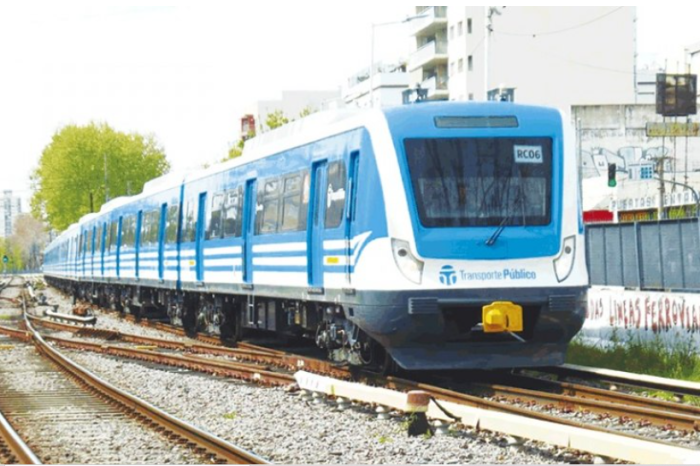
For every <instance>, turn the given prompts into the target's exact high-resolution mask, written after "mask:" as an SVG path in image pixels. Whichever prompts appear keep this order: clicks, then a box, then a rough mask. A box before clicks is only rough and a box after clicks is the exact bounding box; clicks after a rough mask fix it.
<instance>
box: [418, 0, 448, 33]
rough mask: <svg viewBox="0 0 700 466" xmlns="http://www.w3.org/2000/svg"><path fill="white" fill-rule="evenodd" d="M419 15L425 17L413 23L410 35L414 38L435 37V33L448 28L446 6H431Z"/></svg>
mask: <svg viewBox="0 0 700 466" xmlns="http://www.w3.org/2000/svg"><path fill="white" fill-rule="evenodd" d="M417 15H424V17H423V18H418V19H415V20H413V21H411V23H410V24H411V29H410V32H409V34H410V35H412V36H427V35H433V34H435V31H437V30H439V29H446V28H447V7H446V6H429V7H427V8H425V9H424V10H422V11H420V12H419V13H417Z"/></svg>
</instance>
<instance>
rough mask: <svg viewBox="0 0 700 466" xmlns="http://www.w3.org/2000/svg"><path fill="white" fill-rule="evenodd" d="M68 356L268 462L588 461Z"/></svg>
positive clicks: (288, 396)
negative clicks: (411, 432)
mask: <svg viewBox="0 0 700 466" xmlns="http://www.w3.org/2000/svg"><path fill="white" fill-rule="evenodd" d="M70 357H72V358H74V359H75V360H76V361H77V362H79V363H80V364H83V365H85V366H86V367H87V368H89V369H90V370H93V371H95V372H96V373H97V374H98V375H100V376H102V377H104V378H105V379H107V380H108V381H110V382H112V383H114V384H116V385H118V386H120V387H122V388H124V389H125V390H127V391H129V392H131V393H134V394H136V395H137V396H139V397H141V398H143V399H144V400H146V401H149V402H151V403H153V404H155V405H156V406H159V407H160V408H161V409H163V410H165V411H167V412H169V413H172V414H173V415H175V416H178V417H180V418H182V419H184V420H186V421H189V422H191V423H193V424H195V425H197V426H199V427H201V428H203V429H205V430H207V431H209V432H211V433H213V434H215V435H218V436H220V437H222V438H224V439H226V440H228V441H230V442H231V443H233V444H235V445H238V446H239V447H242V448H245V449H247V450H249V451H251V452H253V453H255V454H257V455H260V456H262V457H264V458H266V459H268V460H269V461H272V462H276V463H337V464H347V463H356V464H380V463H382V464H384V463H445V464H455V463H521V464H524V463H527V464H542V463H562V462H565V463H566V462H572V461H575V462H581V461H586V460H590V458H588V457H585V456H584V457H580V456H578V455H575V454H573V453H571V452H567V451H562V450H561V449H559V448H556V447H550V446H542V445H538V444H535V443H534V442H525V443H524V444H520V445H516V446H512V445H509V439H506V438H504V437H503V436H501V435H497V434H491V433H487V432H478V433H477V432H475V431H473V430H466V429H453V430H451V431H450V433H448V434H446V435H435V436H419V437H409V436H408V435H407V432H406V423H405V418H404V417H403V416H399V415H395V416H393V417H392V419H388V420H383V419H378V418H377V416H376V415H375V413H374V412H373V410H371V409H370V408H369V407H362V406H354V407H352V408H351V409H348V410H345V411H339V410H338V409H337V408H336V406H335V405H334V404H333V403H332V402H330V401H325V402H323V403H320V404H314V403H311V402H308V401H304V400H302V399H301V397H299V396H298V395H297V394H296V393H295V394H292V393H289V392H288V391H286V390H284V389H281V388H264V387H259V386H255V385H250V384H245V383H241V382H238V381H234V380H231V379H218V378H214V377H210V376H205V375H199V374H191V373H190V374H188V373H177V374H176V373H172V372H169V371H167V370H159V369H153V368H147V367H144V366H142V365H140V364H135V363H131V362H124V361H120V360H115V359H114V358H111V357H105V356H101V355H97V354H90V353H83V352H75V351H73V352H70Z"/></svg>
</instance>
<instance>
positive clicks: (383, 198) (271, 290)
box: [43, 102, 588, 371]
mask: <svg viewBox="0 0 700 466" xmlns="http://www.w3.org/2000/svg"><path fill="white" fill-rule="evenodd" d="M76 189H79V187H76ZM583 234H584V226H583V221H582V209H581V197H580V192H579V181H578V170H577V165H576V152H575V142H574V137H573V131H572V128H571V125H570V124H569V123H568V122H567V121H566V117H565V116H564V115H563V113H562V112H561V111H559V110H556V109H552V108H547V107H539V106H530V105H521V104H514V103H507V102H426V103H416V104H411V105H403V106H397V107H391V108H384V109H340V110H335V111H326V112H320V113H317V114H313V115H311V116H308V117H306V118H303V119H301V120H299V121H296V122H292V123H290V124H288V125H285V126H283V127H281V128H278V129H275V130H273V131H269V132H267V133H263V134H262V135H259V136H257V137H255V138H252V139H250V140H248V141H247V142H246V144H245V149H244V152H243V155H242V156H241V157H238V158H236V159H233V160H230V161H227V162H224V163H221V164H218V165H215V166H212V167H210V168H207V169H202V170H200V171H196V172H192V173H187V174H184V175H176V174H166V175H164V176H163V177H160V178H157V179H155V180H152V181H149V182H148V183H146V184H145V185H144V189H143V192H142V193H141V194H138V195H135V196H131V197H120V198H117V199H113V200H111V201H109V202H107V203H105V204H104V205H103V206H102V208H101V210H100V211H99V213H91V214H87V215H85V216H83V217H82V218H81V219H80V221H79V222H78V223H76V224H74V225H72V226H70V227H69V228H67V229H66V230H65V231H64V232H62V233H61V234H60V235H59V236H58V237H56V238H55V239H54V240H53V241H52V242H51V243H50V244H49V245H48V247H47V248H46V250H45V258H44V269H43V270H44V275H45V277H46V280H47V281H48V282H49V283H50V284H52V285H54V286H57V287H59V288H63V289H64V290H66V291H68V292H70V293H72V294H73V295H74V296H75V297H76V298H80V299H85V300H88V301H90V302H92V303H95V304H99V305H101V306H107V307H111V308H113V309H118V310H119V311H122V312H126V313H133V314H136V315H138V316H144V315H149V316H160V318H162V319H164V320H169V321H170V322H171V323H173V324H175V325H178V326H182V327H184V328H185V329H186V330H187V331H188V332H203V333H208V334H212V335H218V336H220V337H221V339H222V340H224V341H226V342H235V341H236V340H238V339H240V338H242V337H243V336H244V335H246V334H250V333H256V332H252V331H253V330H258V331H262V332H272V333H275V334H283V335H286V336H291V337H299V338H307V339H308V341H309V342H310V343H311V342H314V343H315V345H317V346H318V347H320V348H321V349H322V350H323V351H325V352H327V354H328V357H329V358H330V359H331V360H332V361H335V362H337V363H339V364H348V365H352V366H360V367H365V368H369V369H372V370H379V371H385V370H387V368H389V367H394V368H402V369H405V370H416V371H421V370H454V369H457V370H461V369H500V368H511V369H512V368H524V367H540V366H550V365H558V364H561V363H563V361H564V358H565V355H566V350H567V347H568V344H569V342H570V340H571V339H572V338H573V337H574V336H575V334H576V333H577V332H578V331H579V330H580V328H581V326H582V325H583V321H584V318H585V307H586V293H587V289H588V274H587V269H586V264H585V251H584V247H585V244H584V236H583Z"/></svg>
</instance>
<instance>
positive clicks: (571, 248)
mask: <svg viewBox="0 0 700 466" xmlns="http://www.w3.org/2000/svg"><path fill="white" fill-rule="evenodd" d="M575 257H576V237H575V236H569V237H567V238H564V246H563V247H562V248H561V252H560V253H559V255H558V256H557V257H556V258H555V259H554V273H555V274H556V276H557V281H558V282H560V283H561V282H563V281H564V280H566V279H567V278H569V275H571V271H572V270H573V269H574V258H575Z"/></svg>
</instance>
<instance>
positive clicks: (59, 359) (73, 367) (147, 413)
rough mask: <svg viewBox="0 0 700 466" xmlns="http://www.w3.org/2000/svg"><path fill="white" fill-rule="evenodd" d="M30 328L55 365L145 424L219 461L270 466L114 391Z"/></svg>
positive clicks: (185, 423)
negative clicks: (142, 419) (201, 450)
mask: <svg viewBox="0 0 700 466" xmlns="http://www.w3.org/2000/svg"><path fill="white" fill-rule="evenodd" d="M26 325H27V328H28V329H29V330H30V331H31V332H32V336H33V339H34V343H35V344H36V346H37V349H38V350H39V351H40V352H41V353H42V354H44V355H46V357H47V358H49V359H50V360H52V361H54V362H55V363H56V364H57V365H58V366H59V367H61V368H63V369H64V370H65V371H66V372H68V373H70V374H72V375H73V376H74V377H76V378H77V379H79V380H81V381H83V383H85V384H87V385H89V386H90V387H93V389H94V390H96V391H97V392H99V393H102V394H103V395H104V396H107V397H109V398H111V399H113V400H115V401H116V402H118V403H119V404H121V405H122V406H125V407H126V408H127V409H130V410H132V411H134V412H135V413H137V414H138V415H139V416H141V417H142V418H144V419H145V420H148V421H150V423H152V424H157V425H159V426H162V427H164V428H165V430H166V431H169V432H172V433H174V434H176V435H177V436H180V437H182V438H184V439H187V440H188V442H190V443H193V444H195V445H200V446H201V447H202V448H204V449H206V451H208V452H211V453H212V454H214V455H215V456H216V457H218V458H220V459H222V460H224V461H226V462H228V463H234V464H267V461H265V460H264V459H262V458H260V457H259V456H257V455H255V454H253V453H250V452H247V451H245V450H243V449H241V448H239V447H236V446H235V445H233V444H231V443H229V442H226V441H225V440H222V439H220V438H218V437H215V436H213V435H211V434H209V433H208V432H205V431H203V430H201V429H199V428H198V427H196V426H194V425H192V424H189V423H187V422H185V421H182V420H180V419H177V418H175V417H174V416H171V415H170V414H168V413H166V412H164V411H162V410H160V409H159V408H157V407H155V406H153V405H151V404H150V403H147V402H145V401H143V400H141V399H139V398H137V397H135V396H133V395H131V394H129V393H126V392H125V391H123V390H121V389H119V388H117V387H115V386H114V385H112V384H110V383H109V382H106V381H104V380H102V379H101V378H99V377H97V376H95V375H94V374H92V373H91V372H89V371H88V370H87V369H85V368H83V367H82V366H80V365H78V364H76V363H74V362H73V361H70V360H69V359H68V358H66V357H65V356H63V355H62V354H61V353H59V352H58V351H56V350H55V349H54V348H52V347H51V345H49V344H47V343H46V341H45V340H44V338H43V337H42V336H41V335H40V334H39V332H37V331H36V330H35V329H34V328H33V327H32V325H31V323H30V322H29V320H28V319H27V320H26Z"/></svg>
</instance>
